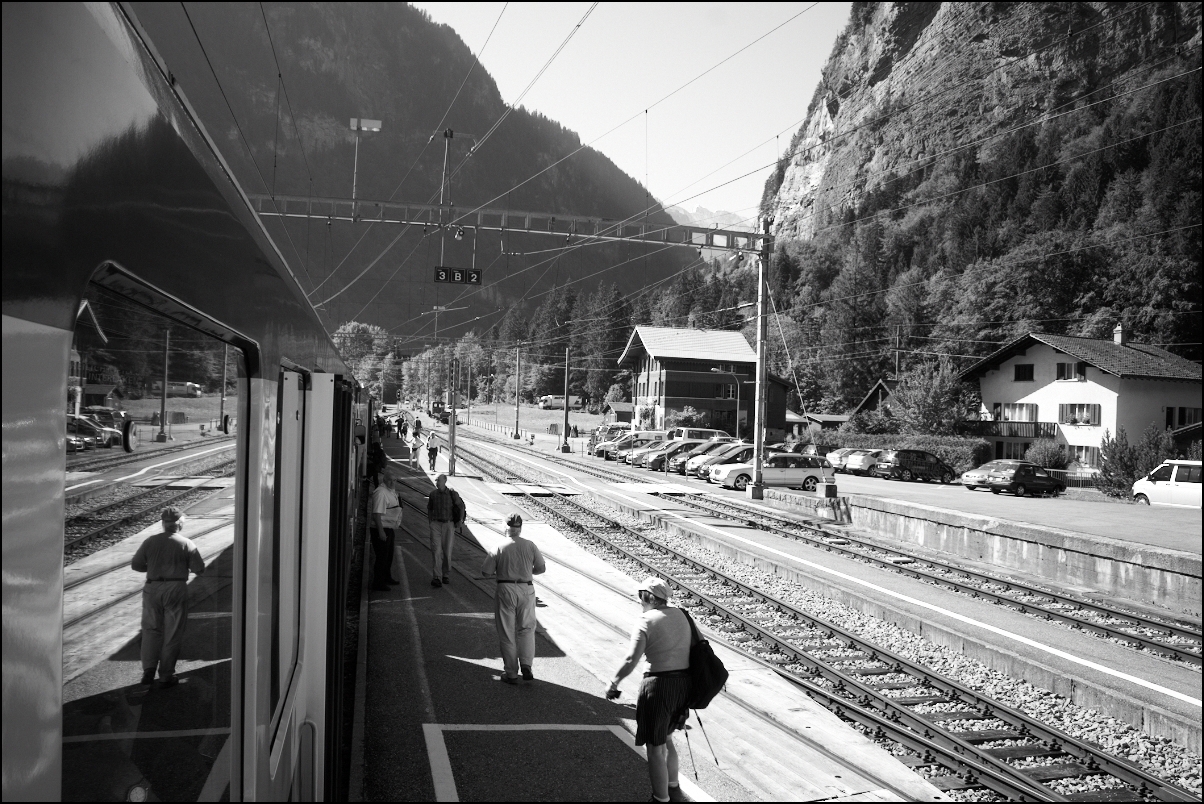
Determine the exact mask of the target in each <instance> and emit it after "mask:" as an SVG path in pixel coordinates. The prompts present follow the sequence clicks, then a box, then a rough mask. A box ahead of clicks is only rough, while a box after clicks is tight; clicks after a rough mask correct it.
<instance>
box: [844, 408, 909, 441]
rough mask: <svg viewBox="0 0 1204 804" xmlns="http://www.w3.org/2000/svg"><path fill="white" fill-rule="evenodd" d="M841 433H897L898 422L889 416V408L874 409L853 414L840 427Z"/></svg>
mask: <svg viewBox="0 0 1204 804" xmlns="http://www.w3.org/2000/svg"><path fill="white" fill-rule="evenodd" d="M840 432H842V433H872V434H875V435H880V434H882V433H897V432H899V422H898V421H896V420H895V417H894V416H893V415H891V412H890V408H875V409H874V410H867V411H864V412H862V413H854V414H853V415H852V416H850V417H849V420H848V421H847V422H845V423H844V424H842V425H840Z"/></svg>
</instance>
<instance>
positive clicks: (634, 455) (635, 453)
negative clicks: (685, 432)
mask: <svg viewBox="0 0 1204 804" xmlns="http://www.w3.org/2000/svg"><path fill="white" fill-rule="evenodd" d="M668 443H669V442H668V441H649V442H647V443H645V444H644V445H643V446H642V447H636V448H635V449H633V450H631V451H630V452H628V453H627V463H629V464H631V465H632V466H643V465H644V459H645V458H646V457H647V456H648V455H650V454H651V453H653V452H656V451H657V450H661V449H664V448H665V445H666V444H668Z"/></svg>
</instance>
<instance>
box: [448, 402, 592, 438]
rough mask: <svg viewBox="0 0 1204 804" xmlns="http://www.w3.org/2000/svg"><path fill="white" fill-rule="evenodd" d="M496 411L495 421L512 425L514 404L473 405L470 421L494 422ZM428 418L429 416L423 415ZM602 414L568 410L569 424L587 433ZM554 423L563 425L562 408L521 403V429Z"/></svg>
mask: <svg viewBox="0 0 1204 804" xmlns="http://www.w3.org/2000/svg"><path fill="white" fill-rule="evenodd" d="M495 410H496V411H497V419H496V423H497V424H500V425H504V426H506V427H513V426H514V405H504V404H498V405H483V404H482V405H473V407H472V421H473V423H474V424H482V423H488V424H494V423H495V419H494V415H493V414H494V411H495ZM424 418H429V417H424ZM464 418H465V417H464V414H460V421H464ZM602 419H603V416H602V414H601V413H587V412H585V411H579V410H570V411H569V426H570V427H572V426H573V425H574V424H575V425H577V430H578V431H579V432H580V433H581V435H582V436H586V435H588V434H589V432H590V431H591V430H593V429H594V428H595V427H597V426H598V425H599V424H601V423H602ZM549 424H555V425H557V426H558V427H561V426H563V425H564V411H563V410H540V409H539V408H537V407H535V406H534V405H521V406H519V412H518V425H519V427H521V428H522V429H523V430H530V431H531V432H533V433H546V432H547V431H548V425H549Z"/></svg>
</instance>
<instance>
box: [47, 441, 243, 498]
mask: <svg viewBox="0 0 1204 804" xmlns="http://www.w3.org/2000/svg"><path fill="white" fill-rule="evenodd" d="M236 446H237V444H222V445H221V446H220V447H214V448H213V449H207V450H205V451H204V452H194V453H192V454H191V455H181V456H179V457H178V458H171V459H170V460H166V461H160V462H159V463H152V464H151V465H150V466H148V467H146V468H145V469H139V470H138V471H137V472H134V474H132V475H126V476H125V477H119V478H117V479H116V480H115V481H113V482H115V483H123V482H125V481H126V480H129V479H131V478H134V477H138V476H139V475H144V474H146V473H147V472H149V471H150V470H151V469H155V468H157V467H160V466H169V465H171V464H173V463H177V462H178V461H186V460H190V459H192V458H199V457H201V456H202V455H208V454H209V453H211V452H220V451H221V450H224V449H234V448H235V447H236ZM102 480H103V478H97V479H96V480H89V481H87V482H84V483H77V484H76V485H74V486H68V487H67V488H66V490H65V491H66V493H67V494H70V493H71V492H73V491H75V490H76V489H82V488H83V487H84V486H91V485H92V484H93V483H100V482H102Z"/></svg>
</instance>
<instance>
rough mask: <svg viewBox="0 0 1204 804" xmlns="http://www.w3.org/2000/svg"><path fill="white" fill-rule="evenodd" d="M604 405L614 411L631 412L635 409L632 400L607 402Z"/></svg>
mask: <svg viewBox="0 0 1204 804" xmlns="http://www.w3.org/2000/svg"><path fill="white" fill-rule="evenodd" d="M606 407H608V408H610V409H611V410H613V411H614V412H615V413H631V412H632V411H634V410H635V403H634V402H607V403H606Z"/></svg>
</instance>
